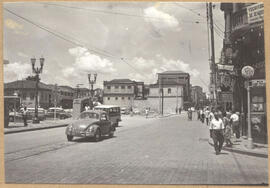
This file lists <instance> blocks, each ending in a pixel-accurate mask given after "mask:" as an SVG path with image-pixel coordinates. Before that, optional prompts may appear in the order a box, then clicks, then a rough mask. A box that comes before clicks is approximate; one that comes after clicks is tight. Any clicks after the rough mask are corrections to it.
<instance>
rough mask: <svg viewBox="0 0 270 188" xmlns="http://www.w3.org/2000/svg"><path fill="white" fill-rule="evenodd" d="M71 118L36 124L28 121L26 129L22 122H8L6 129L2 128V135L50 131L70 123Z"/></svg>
mask: <svg viewBox="0 0 270 188" xmlns="http://www.w3.org/2000/svg"><path fill="white" fill-rule="evenodd" d="M71 120H72V119H71V118H68V119H63V120H59V119H57V120H55V121H54V120H45V121H40V123H38V124H33V123H32V121H31V120H29V121H28V125H27V127H24V125H23V123H22V122H16V123H14V122H10V123H9V127H8V128H4V134H11V133H18V132H25V131H35V130H41V129H50V128H57V127H65V126H67V125H68V124H69V123H70V122H71Z"/></svg>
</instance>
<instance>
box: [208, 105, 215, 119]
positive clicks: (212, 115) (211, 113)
mask: <svg viewBox="0 0 270 188" xmlns="http://www.w3.org/2000/svg"><path fill="white" fill-rule="evenodd" d="M214 112H215V109H214V108H212V109H211V111H210V113H209V122H211V121H212V119H214Z"/></svg>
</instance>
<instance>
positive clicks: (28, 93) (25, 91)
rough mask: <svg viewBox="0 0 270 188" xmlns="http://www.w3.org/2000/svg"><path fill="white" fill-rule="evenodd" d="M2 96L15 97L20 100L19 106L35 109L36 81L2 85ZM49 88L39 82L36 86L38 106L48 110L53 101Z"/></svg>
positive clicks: (20, 81) (19, 81)
mask: <svg viewBox="0 0 270 188" xmlns="http://www.w3.org/2000/svg"><path fill="white" fill-rule="evenodd" d="M4 95H5V96H12V95H17V96H18V97H19V98H20V104H21V105H22V106H27V107H29V108H34V107H35V95H36V81H34V80H18V81H14V82H9V83H5V84H4ZM52 96H53V95H52V90H51V88H50V87H49V86H48V85H46V84H44V83H42V82H39V84H38V106H40V107H41V108H49V107H50V104H51V103H52V101H53V97H52Z"/></svg>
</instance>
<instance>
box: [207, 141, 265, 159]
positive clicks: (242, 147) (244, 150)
mask: <svg viewBox="0 0 270 188" xmlns="http://www.w3.org/2000/svg"><path fill="white" fill-rule="evenodd" d="M232 141H233V145H232V147H228V146H223V150H225V151H229V152H234V153H239V154H245V155H249V156H255V157H262V158H268V144H258V143H254V148H253V149H249V148H248V147H247V145H248V140H247V139H246V138H244V137H240V138H239V139H236V140H233V139H232ZM208 143H209V144H210V145H211V146H213V145H214V143H213V140H212V139H211V138H209V140H208Z"/></svg>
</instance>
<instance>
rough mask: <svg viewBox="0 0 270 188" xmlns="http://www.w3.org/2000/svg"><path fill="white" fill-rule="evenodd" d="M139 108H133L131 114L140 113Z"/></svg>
mask: <svg viewBox="0 0 270 188" xmlns="http://www.w3.org/2000/svg"><path fill="white" fill-rule="evenodd" d="M140 113H141V112H140V110H139V109H138V108H133V114H140Z"/></svg>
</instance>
